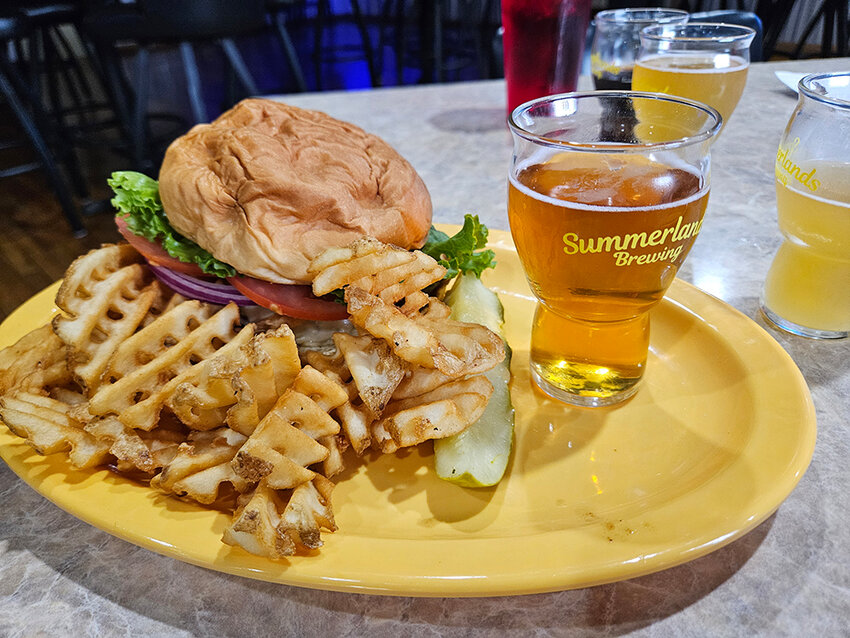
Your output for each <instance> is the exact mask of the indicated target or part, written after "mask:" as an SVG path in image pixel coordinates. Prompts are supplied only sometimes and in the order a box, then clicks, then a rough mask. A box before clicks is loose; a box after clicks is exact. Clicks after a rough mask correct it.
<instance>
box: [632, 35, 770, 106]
mask: <svg viewBox="0 0 850 638" xmlns="http://www.w3.org/2000/svg"><path fill="white" fill-rule="evenodd" d="M755 35H756V32H755V31H754V30H753V29H751V28H749V27H744V26H738V25H733V24H714V23H701V22H689V23H687V24H672V25H667V24H664V25H656V26H651V27H646V28H645V29H643V30H642V31H641V32H640V50H639V51H638V57H637V61H636V62H635V68H634V72H633V74H632V88H633V89H634V90H635V91H656V92H659V93H667V94H669V95H678V96H680V97H686V98H689V99H691V100H696V101H698V102H702V103H704V104H708V105H709V106H712V107H714V108H715V109H717V110H718V111H720V115H721V116H722V117H723V122H724V123H725V122H728V121H729V118H730V117H731V115H732V112H733V111H734V110H735V107H736V106H737V104H738V100H739V99H740V98H741V94H742V93H743V92H744V86H745V85H746V83H747V69H748V68H749V66H750V44H752V41H753V38H754V37H755Z"/></svg>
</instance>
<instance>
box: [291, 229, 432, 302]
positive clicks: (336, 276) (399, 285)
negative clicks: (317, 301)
mask: <svg viewBox="0 0 850 638" xmlns="http://www.w3.org/2000/svg"><path fill="white" fill-rule="evenodd" d="M308 271H309V272H310V273H312V274H313V275H314V279H313V294H315V295H317V296H321V295H326V294H328V293H329V292H332V291H334V290H337V289H339V288H344V287H345V286H348V285H355V286H357V287H358V288H361V289H362V290H365V291H366V292H368V293H369V294H373V295H377V296H378V297H380V298H381V300H382V301H384V302H386V303H389V304H394V303H396V302H397V301H400V300H402V299H406V301H405V304H404V306H403V312H405V314H409V313H412V312H415V311H416V310H418V309H419V308H421V307H422V306H424V305H425V304H426V303H427V300H428V296H427V295H425V294H424V293H423V292H422V289H423V288H427V287H428V286H430V285H431V284H433V283H435V282H437V281H440V280H441V279H442V278H443V277H444V276H445V274H446V269H445V268H443V267H442V266H441V265H440V264H438V263H437V261H436V260H435V259H433V258H432V257H429V256H428V255H426V254H425V253H423V252H421V251H418V250H414V251H408V250H404V249H401V248H398V247H395V246H390V245H388V244H383V243H381V242H379V241H377V240H375V239H371V238H364V239H360V240H357V241H355V242H354V243H352V244H351V245H350V246H347V247H345V248H331V249H328V250H326V251H325V252H324V253H322V254H321V255H319V256H318V257H316V258H315V259H314V260H313V261H312V262H311V263H310V267H309V269H308Z"/></svg>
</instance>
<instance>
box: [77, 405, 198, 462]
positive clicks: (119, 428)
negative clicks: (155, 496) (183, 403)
mask: <svg viewBox="0 0 850 638" xmlns="http://www.w3.org/2000/svg"><path fill="white" fill-rule="evenodd" d="M84 429H85V431H86V432H88V433H89V434H91V435H92V436H94V437H95V438H96V439H97V440H98V441H100V442H101V443H104V444H106V445H107V446H109V453H110V454H112V455H113V456H114V457H115V458H116V459H117V461H118V463H119V464H120V467H121V468H122V469H123V471H125V472H129V471H130V470H131V469H134V470H139V471H141V472H144V473H145V474H149V475H153V474H154V472H156V471H157V470H159V469H160V468H162V467H164V466H165V465H167V464H168V463H170V462H171V460H172V459H173V458H174V456H175V455H176V454H177V447H178V446H179V445H180V443H182V442H183V441H184V440H185V439H186V435H185V434H183V433H182V432H178V431H175V430H171V429H169V428H164V427H157V428H156V429H155V430H153V431H152V432H150V433H148V432H144V431H143V430H133V429H132V428H128V427H127V426H126V425H124V424H123V423H121V421H119V420H118V418H117V417H115V416H108V417H106V418H103V419H97V420H94V421H92V422H90V423H88V424H86V426H85V427H84Z"/></svg>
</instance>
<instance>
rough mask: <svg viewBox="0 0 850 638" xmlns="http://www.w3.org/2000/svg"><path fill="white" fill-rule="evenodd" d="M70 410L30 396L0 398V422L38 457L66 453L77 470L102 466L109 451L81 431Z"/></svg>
mask: <svg viewBox="0 0 850 638" xmlns="http://www.w3.org/2000/svg"><path fill="white" fill-rule="evenodd" d="M69 409H70V406H69V405H68V404H67V403H63V402H61V401H58V400H56V399H53V398H50V397H47V396H42V395H40V394H33V393H30V392H16V393H13V394H11V395H6V396H4V397H0V419H2V420H3V422H4V423H5V424H6V425H7V427H8V428H9V429H10V430H11V431H12V432H14V433H15V434H17V435H18V436H20V437H22V438H25V439H26V440H27V443H29V444H30V445H31V446H32V447H33V448H35V450H36V452H38V453H39V454H55V453H56V452H68V459H69V460H70V462H71V465H72V466H74V467H76V468H89V467H95V466H97V465H102V464H103V463H105V462H106V460H107V458H108V457H109V447H108V446H107V445H105V444H104V443H102V442H100V441H98V440H97V439H96V438H95V437H94V436H92V435H91V434H89V433H88V432H86V431H84V430H83V429H82V428H81V426H80V423H78V422H77V421H75V420H74V419H72V418H71V417H70V416H69Z"/></svg>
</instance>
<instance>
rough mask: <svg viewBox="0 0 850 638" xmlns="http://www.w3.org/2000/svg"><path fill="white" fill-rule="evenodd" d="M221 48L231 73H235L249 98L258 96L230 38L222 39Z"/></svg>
mask: <svg viewBox="0 0 850 638" xmlns="http://www.w3.org/2000/svg"><path fill="white" fill-rule="evenodd" d="M221 48H222V49H224V55H225V56H226V57H227V61H228V62H230V66H231V68H232V69H233V72H234V73H236V77H237V78H239V82H241V83H242V88H243V89H245V91H246V92H247V93H248V95H249V96H252V97H254V96H257V95H259V94H260V92H259V91H258V90H257V84H256V83H255V82H254V78H253V77H252V76H251V72H250V71H249V70H248V65H246V64H245V60H244V59H243V58H242V54H240V53H239V49H237V48H236V43H235V42H234V41H233V40H232V39H231V38H222V39H221Z"/></svg>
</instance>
